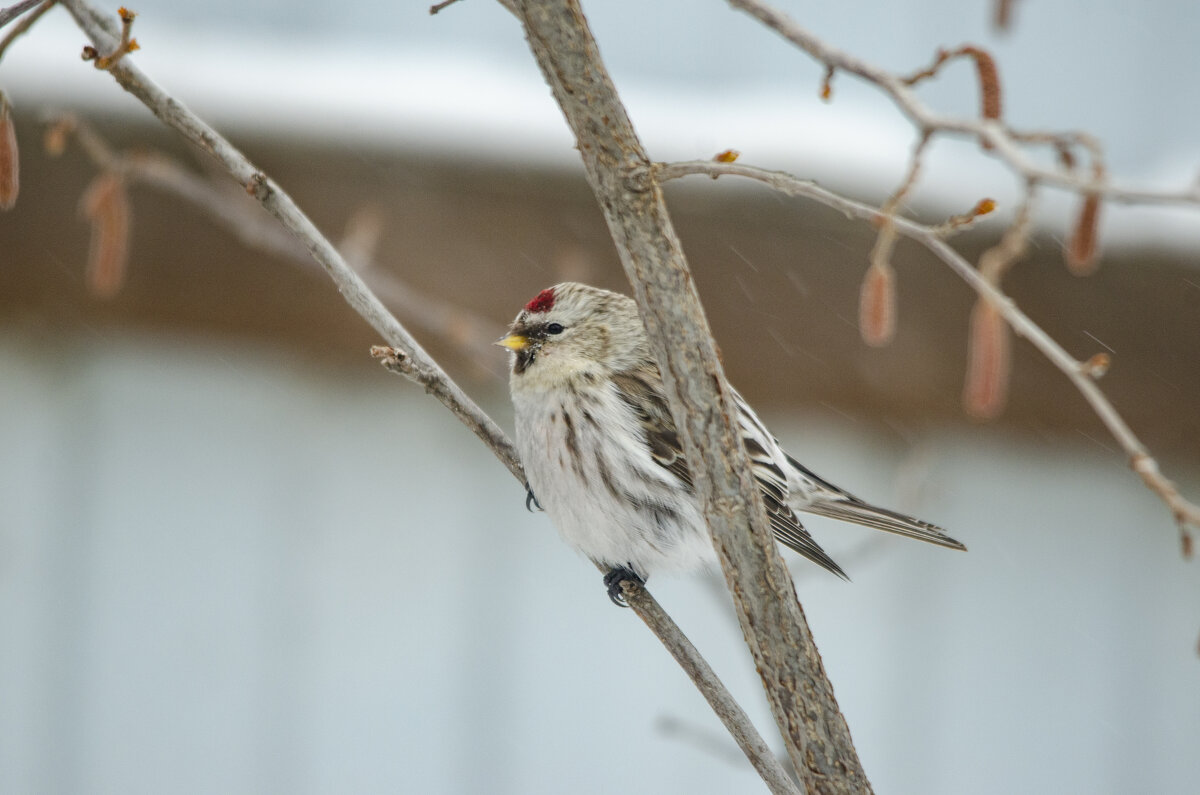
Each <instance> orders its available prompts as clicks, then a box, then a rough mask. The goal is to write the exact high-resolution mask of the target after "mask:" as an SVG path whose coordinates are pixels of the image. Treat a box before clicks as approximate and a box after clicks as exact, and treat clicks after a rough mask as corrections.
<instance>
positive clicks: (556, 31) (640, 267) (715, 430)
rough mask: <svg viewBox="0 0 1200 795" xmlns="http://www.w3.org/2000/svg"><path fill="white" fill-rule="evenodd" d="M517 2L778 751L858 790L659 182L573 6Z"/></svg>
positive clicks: (837, 788)
mask: <svg viewBox="0 0 1200 795" xmlns="http://www.w3.org/2000/svg"><path fill="white" fill-rule="evenodd" d="M517 10H518V16H519V18H520V20H521V24H522V26H523V27H524V28H525V34H526V38H527V39H528V40H529V45H530V48H531V50H532V51H533V54H534V56H535V58H536V59H537V61H538V66H539V67H541V70H542V75H543V76H544V77H545V79H546V82H547V83H548V84H549V85H550V88H551V91H552V92H553V94H554V97H555V99H556V100H557V101H558V104H559V107H560V108H561V109H562V111H563V114H564V116H565V117H566V119H567V123H568V124H569V125H570V127H571V129H572V131H573V132H574V134H575V137H576V145H577V148H578V150H579V152H580V154H581V155H582V158H583V163H584V167H585V170H586V173H587V177H588V182H589V183H590V184H591V186H592V190H593V192H594V193H595V194H596V198H597V201H598V202H599V204H600V207H601V209H602V211H603V213H604V217H605V220H606V221H607V222H608V227H609V232H610V234H611V235H612V237H613V241H614V242H615V243H616V245H617V252H618V254H619V255H620V258H621V263H622V265H623V266H624V268H625V273H626V275H627V276H628V278H629V280H630V282H631V283H632V285H633V288H634V294H635V297H636V299H637V303H638V307H639V309H640V310H641V315H642V319H643V321H644V322H645V324H646V331H647V334H648V335H649V339H650V344H651V350H652V351H653V353H654V355H655V358H656V359H657V360H658V364H659V368H660V370H661V371H662V374H663V383H664V386H665V387H666V392H667V395H668V397H669V399H670V404H671V413H672V415H673V416H674V419H675V423H676V426H677V427H678V429H679V433H680V439H681V441H682V443H683V449H684V452H685V454H686V455H687V459H688V461H689V466H690V469H691V472H692V474H693V477H694V478H695V481H696V495H697V498H698V499H699V501H700V504H701V506H702V508H703V511H704V516H705V519H706V521H707V523H708V527H709V531H710V533H711V534H712V536H713V543H714V546H715V547H716V550H717V554H718V556H719V558H720V560H721V567H722V569H723V570H724V572H725V578H726V582H727V583H728V585H729V589H730V592H731V593H732V595H733V599H734V604H735V605H736V607H737V611H738V620H739V622H740V623H741V625H742V631H743V633H744V634H745V637H746V641H747V643H748V645H749V646H750V649H751V652H752V654H753V655H754V661H755V664H756V666H757V668H758V672H759V675H760V677H761V678H762V680H763V686H764V689H765V690H766V694H767V700H768V702H769V703H770V705H771V710H772V712H773V713H774V715H775V722H776V724H777V725H778V726H779V729H780V732H781V733H782V734H783V737H784V740H785V742H786V744H787V747H788V753H789V755H790V756H791V759H792V762H793V764H794V765H795V767H796V769H797V770H798V771H799V773H800V778H801V780H802V781H803V783H804V786H805V789H806V790H808V791H809V792H866V791H870V785H869V783H868V782H867V778H866V774H865V773H864V772H863V769H862V764H861V762H860V761H859V759H858V755H857V753H856V752H855V750H854V744H853V742H852V741H851V739H850V731H849V728H848V727H847V726H846V721H845V718H843V717H842V714H841V712H840V711H839V709H838V706H837V701H836V700H835V699H834V696H833V687H832V685H831V684H830V683H829V679H828V677H827V676H826V675H825V671H824V668H823V666H822V665H821V660H820V656H819V654H818V653H817V650H816V646H815V645H814V643H813V639H812V634H811V632H810V631H809V629H808V626H807V624H806V623H805V621H804V614H803V612H802V610H801V609H800V605H799V604H798V603H797V601H796V594H795V586H794V585H793V583H792V579H791V577H790V575H789V574H788V571H787V569H786V567H785V566H784V565H783V561H782V560H781V559H780V557H779V552H778V550H777V549H776V545H775V539H774V536H773V535H772V533H771V529H770V526H769V524H768V523H767V517H766V514H765V512H764V510H763V506H762V499H761V497H760V495H759V493H758V489H757V487H756V485H755V481H754V479H753V477H752V475H751V474H750V469H749V466H748V462H747V458H746V451H745V449H744V448H743V446H742V444H741V440H740V434H739V426H738V421H737V419H736V415H735V414H734V411H733V404H732V400H731V397H730V391H729V386H728V384H727V383H726V381H725V375H724V372H723V370H722V367H721V364H720V361H719V359H718V356H717V350H716V345H715V343H714V342H713V338H712V333H711V332H710V330H709V328H708V322H707V320H706V318H705V316H704V312H703V309H702V308H701V305H700V298H699V295H698V294H697V292H696V288H695V285H694V284H693V283H692V278H691V274H690V273H689V271H688V266H687V261H686V259H685V258H684V256H683V251H682V249H681V247H680V243H679V239H678V237H677V236H676V234H675V230H674V227H673V226H672V224H671V219H670V217H669V215H668V213H667V209H666V205H665V203H664V202H663V197H662V191H661V189H660V187H659V185H658V183H657V181H656V180H655V178H654V172H653V168H652V166H651V164H650V161H649V159H648V157H647V156H646V153H645V150H644V148H643V147H642V144H641V142H640V141H639V140H638V137H637V134H636V133H635V132H634V129H633V125H632V124H631V123H630V121H629V117H628V115H627V114H626V112H625V108H624V106H623V105H622V103H621V101H620V98H619V97H618V96H617V92H616V89H615V87H614V86H613V84H612V81H611V79H610V78H609V76H608V73H607V71H606V70H605V68H604V65H603V63H602V61H601V59H600V55H599V51H598V49H597V46H596V42H595V40H594V39H593V38H592V35H591V31H590V30H589V29H588V25H587V21H586V20H585V19H584V16H583V12H582V10H581V9H580V7H579V4H578V2H576V1H575V0H526V1H525V2H518V3H517ZM715 165H719V164H715Z"/></svg>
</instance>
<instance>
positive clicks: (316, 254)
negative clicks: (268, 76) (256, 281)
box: [62, 0, 524, 480]
mask: <svg viewBox="0 0 1200 795" xmlns="http://www.w3.org/2000/svg"><path fill="white" fill-rule="evenodd" d="M62 4H63V5H64V6H65V7H66V8H67V10H68V11H70V12H71V15H72V16H73V17H74V18H75V21H76V22H77V23H78V24H79V27H80V28H81V29H83V30H84V32H86V33H87V34H88V36H90V37H91V38H92V41H93V43H94V45H95V46H96V48H97V49H98V50H102V51H106V52H111V51H113V49H114V48H115V47H116V45H117V44H118V41H119V39H118V37H119V35H120V34H119V31H118V28H117V26H116V25H115V24H114V23H113V20H112V19H111V18H109V17H106V16H104V15H103V14H101V13H99V12H98V11H96V10H95V9H94V8H93V7H92V6H91V4H90V3H88V2H87V1H86V0H62ZM108 71H109V74H111V75H112V76H113V78H114V79H115V80H116V81H117V83H118V84H119V85H120V86H121V87H122V88H124V89H125V90H126V91H128V92H129V93H130V94H132V95H133V96H135V97H137V98H138V99H139V100H141V102H142V103H143V104H145V105H146V107H147V108H149V109H150V111H151V112H152V113H154V115H155V116H157V117H158V118H159V119H160V120H161V121H162V122H163V123H164V124H166V125H167V126H169V127H172V128H174V129H175V130H176V131H178V132H179V133H180V134H181V135H183V137H185V138H186V139H188V140H189V141H191V142H192V143H193V144H195V145H196V146H197V147H199V148H200V149H201V150H203V151H205V152H207V153H208V154H209V155H211V156H212V157H213V158H215V159H216V160H217V161H218V162H219V163H220V164H221V165H222V166H224V168H225V169H226V170H227V171H228V172H229V173H230V174H231V175H232V176H233V178H234V179H235V180H237V181H238V183H239V184H241V185H243V186H245V187H246V189H247V191H248V192H249V193H250V194H251V195H252V196H254V197H255V198H256V199H258V201H259V202H260V203H261V204H262V206H263V207H264V208H265V209H266V210H267V212H268V213H270V214H271V215H272V216H273V217H274V218H275V219H276V220H277V221H279V223H281V224H282V225H283V227H284V228H285V229H287V230H288V231H289V232H291V233H292V234H293V235H295V236H296V237H297V238H298V239H299V240H300V241H301V242H302V243H303V245H304V247H305V248H306V249H307V250H308V251H309V253H310V254H311V255H312V257H313V259H315V260H316V261H317V263H318V264H319V265H320V266H321V267H322V268H323V269H324V270H325V272H326V273H327V274H328V275H329V277H330V278H331V279H333V281H334V283H335V284H336V285H337V287H338V290H339V291H340V292H341V293H342V295H343V296H344V297H345V299H346V301H347V302H348V303H349V304H350V306H351V307H353V308H354V310H355V311H356V312H358V314H359V315H361V316H362V317H363V319H364V320H366V321H367V322H368V323H370V324H371V327H372V328H374V329H375V330H376V331H377V332H379V334H380V335H381V336H382V337H383V338H384V339H385V340H386V341H387V342H388V343H389V344H390V345H392V346H393V347H396V348H399V349H401V350H403V351H404V352H405V353H406V354H407V355H408V356H409V357H411V358H412V359H413V361H414V362H415V363H416V364H417V365H418V366H420V367H421V368H422V369H427V370H436V371H441V368H440V367H438V365H437V363H436V362H435V361H433V359H432V358H431V357H430V356H429V354H428V353H426V352H425V350H424V348H422V347H421V345H420V344H419V343H418V342H417V341H416V340H415V339H414V338H413V337H412V335H411V334H409V332H408V330H407V329H405V328H404V327H403V326H402V325H400V323H399V321H397V320H396V319H395V317H393V316H392V315H391V313H390V312H388V310H387V308H386V307H384V305H383V304H382V303H381V302H380V301H379V299H378V298H376V297H375V294H374V293H372V292H371V291H370V289H369V288H368V287H367V286H366V284H365V283H364V282H363V281H362V279H361V278H360V277H359V276H358V274H357V273H355V272H354V270H353V269H352V268H351V267H350V266H349V265H348V264H347V263H346V261H345V259H343V258H342V256H341V254H339V253H338V251H337V249H336V248H335V247H334V246H333V244H332V243H330V242H329V241H328V240H326V239H325V237H324V236H322V235H321V233H320V232H319V231H318V230H317V228H316V226H314V225H313V223H312V221H311V220H309V218H308V216H306V215H305V214H304V212H303V211H302V210H301V209H300V208H299V207H298V206H296V203H295V202H294V201H293V200H292V198H291V196H289V195H288V194H287V193H286V192H284V190H283V189H282V188H280V187H279V186H278V185H276V184H275V183H274V182H273V181H272V180H270V179H269V178H268V177H267V176H266V175H265V174H264V173H263V172H261V171H259V170H258V168H256V167H255V166H254V165H253V164H252V163H251V162H250V161H249V160H247V159H246V157H245V156H244V155H243V154H242V153H241V152H239V151H238V150H237V149H236V148H235V147H234V146H233V145H232V144H230V143H229V142H228V141H227V140H225V139H224V138H223V137H222V136H221V135H220V134H219V133H218V132H217V131H216V130H214V129H213V128H212V127H210V126H209V125H208V124H207V123H205V122H204V121H203V120H201V119H200V118H199V117H198V116H196V115H195V114H194V113H192V112H191V111H190V110H188V109H187V108H186V107H185V106H184V105H183V103H181V102H180V101H179V100H177V99H175V98H174V97H171V96H170V95H168V94H167V93H166V92H165V91H163V90H162V89H161V88H159V87H158V86H157V85H156V84H155V83H154V82H153V81H151V80H150V79H149V78H147V77H146V76H145V75H144V74H142V72H141V70H140V69H138V68H137V67H136V66H134V65H133V64H132V63H131V62H130V60H129V59H125V60H122V61H121V62H119V63H117V64H115V65H113V66H112V68H110V69H109V70H108ZM443 375H444V373H443ZM445 380H446V384H447V387H446V393H445V398H444V399H443V398H441V396H439V399H442V400H443V403H445V404H446V405H447V407H448V408H451V410H455V408H454V407H455V406H474V405H475V404H474V402H473V401H472V400H471V399H470V398H469V397H467V395H466V394H465V393H464V392H462V390H461V389H460V388H459V387H458V385H457V384H454V382H453V381H451V380H450V379H449V377H448V376H446V377H445ZM479 413H480V414H482V413H483V412H482V410H479ZM476 433H477V434H478V435H479V436H480V438H482V439H484V441H485V442H487V443H488V446H489V447H490V448H491V449H492V450H493V451H495V452H496V453H497V456H498V457H500V458H501V460H505V461H506V460H508V459H514V460H515V459H516V454H515V453H511V454H508V455H501V454H500V451H502V450H509V451H511V448H512V443H511V442H510V441H509V440H508V438H507V437H506V436H505V435H504V432H503V431H502V430H500V428H499V426H497V425H496V424H495V423H494V422H492V421H491V420H490V419H488V420H487V421H486V422H484V423H481V424H480V425H479V426H478V428H477V430H476ZM522 480H524V478H522Z"/></svg>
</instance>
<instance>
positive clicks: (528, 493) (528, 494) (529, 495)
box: [525, 481, 543, 513]
mask: <svg viewBox="0 0 1200 795" xmlns="http://www.w3.org/2000/svg"><path fill="white" fill-rule="evenodd" d="M530 503H532V504H533V505H535V506H537V509H538V510H539V511H540V510H543V509H542V504H541V503H540V502H538V498H537V497H535V496H534V494H533V489H532V488H530V487H529V481H526V482H525V510H527V511H529V512H530V513H533V508H530V507H529V505H530Z"/></svg>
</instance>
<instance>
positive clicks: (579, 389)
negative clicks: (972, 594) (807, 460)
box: [496, 282, 966, 606]
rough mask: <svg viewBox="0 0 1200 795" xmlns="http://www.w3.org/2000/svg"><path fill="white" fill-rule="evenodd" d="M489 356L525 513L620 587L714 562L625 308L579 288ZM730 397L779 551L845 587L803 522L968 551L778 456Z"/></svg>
mask: <svg viewBox="0 0 1200 795" xmlns="http://www.w3.org/2000/svg"><path fill="white" fill-rule="evenodd" d="M496 344H497V345H499V346H501V347H504V348H506V349H508V351H509V352H510V364H511V371H510V375H509V389H510V392H511V395H512V403H513V411H514V417H515V425H516V445H517V450H518V452H519V453H520V456H521V461H522V462H523V464H524V467H525V475H526V478H527V483H526V490H527V495H526V507H527V508H528V507H529V506H530V504H531V503H534V504H536V505H537V506H538V507H539V508H541V509H542V510H544V511H545V513H546V515H547V516H548V517H549V519H550V521H551V522H552V523H553V524H554V526H555V527H556V528H557V529H558V532H559V533H560V535H562V537H563V538H564V539H565V540H566V541H567V543H568V544H570V545H571V546H574V547H575V548H576V549H578V550H579V551H581V552H582V553H583V554H584V555H585V556H586V557H588V558H590V559H591V560H592V561H593V562H595V563H596V564H598V565H599V566H600V568H601V569H603V570H604V571H605V572H606V573H605V575H604V583H605V585H606V587H607V589H608V596H609V598H610V599H612V601H613V602H614V603H616V604H618V605H621V606H626V603H625V600H624V598H623V594H624V590H623V588H622V583H623V582H624V581H627V580H628V581H634V582H637V583H639V584H644V583H645V581H646V580H647V579H648V578H649V577H650V575H651V574H653V573H660V572H665V573H673V572H683V571H688V570H691V569H696V568H700V567H703V566H707V565H712V564H713V563H715V562H716V553H715V551H714V549H713V545H712V541H711V537H710V536H709V533H708V529H707V526H706V524H705V521H704V516H703V513H702V511H701V507H700V502H699V500H698V498H697V496H696V489H695V484H694V481H693V478H692V472H691V468H690V466H689V464H688V461H687V459H686V457H685V455H684V452H683V448H682V446H681V444H680V439H679V433H678V430H677V428H676V426H675V421H674V419H673V418H672V416H671V409H670V405H669V403H668V399H667V394H666V390H665V388H664V386H663V379H662V374H661V372H660V371H659V368H658V364H657V362H656V361H655V359H654V356H653V355H652V353H651V351H650V344H649V340H648V339H647V336H646V331H645V326H644V325H643V323H642V319H641V315H640V313H639V312H638V308H637V304H636V303H635V302H634V301H633V299H631V298H629V297H628V296H625V295H622V294H620V293H615V292H611V291H609V290H603V289H600V288H597V287H591V286H589V285H586V284H580V283H578V282H563V283H561V284H557V285H554V286H553V287H548V288H546V289H544V290H542V291H541V292H539V293H538V294H537V295H535V296H534V297H533V298H532V299H531V300H530V301H529V302H528V303H526V304H525V305H524V307H523V308H522V309H521V311H520V312H519V313H518V314H517V316H516V318H515V319H514V320H513V322H512V324H511V326H510V327H509V329H508V333H507V334H506V335H505V336H504V337H502V338H501V339H499V340H497V342H496ZM731 391H732V397H733V405H734V410H735V412H736V415H737V423H738V426H737V427H738V431H739V432H740V435H741V440H742V444H743V446H744V447H745V450H746V454H747V457H748V458H749V462H750V467H751V470H752V474H753V476H754V479H755V481H756V483H757V485H758V490H759V493H760V494H761V496H762V501H763V504H764V506H765V508H766V511H767V516H768V518H769V519H770V524H771V529H772V530H773V531H774V535H775V538H776V540H777V541H778V542H779V543H781V544H783V545H784V546H786V547H789V548H791V549H792V550H794V551H796V552H798V553H800V554H801V555H803V556H804V557H805V558H807V559H808V560H810V561H812V562H814V563H816V564H817V565H818V566H821V567H822V568H824V569H826V570H827V571H829V572H832V573H833V574H835V575H837V576H839V577H841V578H843V579H849V578H848V577H847V576H846V573H845V572H844V571H843V570H842V568H841V567H840V566H839V565H838V564H837V563H836V562H835V561H834V560H833V559H832V558H831V557H830V556H829V555H828V554H827V553H826V552H825V550H823V549H822V548H821V547H820V545H818V544H817V542H816V540H815V539H814V538H813V537H812V535H811V534H810V533H809V532H808V530H807V529H806V528H805V527H804V525H803V524H801V522H800V519H799V517H798V516H797V511H799V512H803V513H810V514H816V515H818V516H826V517H831V518H834V519H841V520H845V521H848V522H853V523H856V524H860V525H864V526H866V527H871V528H875V529H877V530H884V531H887V532H890V533H896V534H898V535H901V536H907V537H909V538H915V539H919V540H921V541H927V542H929V543H932V544H937V545H939V546H943V547H948V548H950V549H959V550H965V549H966V547H964V546H963V545H962V544H961V543H959V542H958V541H956V540H955V539H953V538H951V537H950V536H949V535H947V534H946V531H944V530H943V529H942V528H940V527H938V526H936V525H933V524H930V523H929V522H925V521H922V520H920V519H915V518H913V517H911V516H906V515H904V514H902V513H898V512H896V511H891V510H888V509H886V508H880V507H877V506H875V505H872V504H870V503H868V502H865V501H863V500H861V499H859V498H858V497H855V496H854V495H853V494H851V493H850V492H848V491H846V490H844V489H842V488H840V487H838V486H835V485H834V484H832V483H830V482H829V481H827V480H825V479H823V478H821V477H820V476H818V475H817V474H816V473H814V472H813V471H812V470H811V469H808V468H807V467H805V466H804V465H803V464H801V463H800V462H799V461H798V460H796V459H795V458H793V457H792V456H791V455H789V454H788V453H787V452H785V451H784V450H783V448H782V447H781V446H780V444H779V441H778V440H777V439H776V438H775V437H774V436H773V435H772V434H771V432H770V431H768V430H767V427H766V426H765V425H764V424H763V422H762V420H760V419H759V418H758V415H757V414H755V413H754V410H753V409H752V408H750V405H749V404H748V403H747V402H746V401H745V399H743V398H742V396H741V395H740V394H739V393H738V392H737V391H736V390H731Z"/></svg>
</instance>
